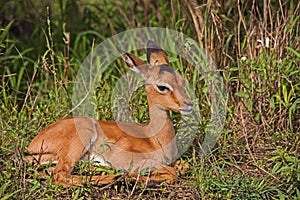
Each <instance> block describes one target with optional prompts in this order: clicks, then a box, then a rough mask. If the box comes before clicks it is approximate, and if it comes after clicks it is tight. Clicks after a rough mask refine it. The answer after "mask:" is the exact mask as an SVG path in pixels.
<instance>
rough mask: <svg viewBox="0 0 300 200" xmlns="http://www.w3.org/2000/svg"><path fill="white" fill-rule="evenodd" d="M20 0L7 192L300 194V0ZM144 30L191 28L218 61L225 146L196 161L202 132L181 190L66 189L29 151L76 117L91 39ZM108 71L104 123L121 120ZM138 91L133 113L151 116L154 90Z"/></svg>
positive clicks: (10, 51) (2, 37)
mask: <svg viewBox="0 0 300 200" xmlns="http://www.w3.org/2000/svg"><path fill="white" fill-rule="evenodd" d="M18 2H19V1H9V2H6V3H4V4H3V6H2V7H1V8H0V18H1V19H2V20H1V21H0V26H1V27H0V28H1V30H0V73H1V74H0V78H1V85H0V87H1V90H0V96H1V98H0V105H1V107H0V134H1V135H0V146H1V149H0V159H1V160H0V166H1V172H0V197H1V198H3V199H11V198H12V199H29V198H42V199H44V198H54V199H62V198H67V199H85V198H104V199H105V198H115V197H119V198H136V199H138V198H156V199H161V198H190V199H199V198H202V199H218V198H220V199H224V198H227V199H249V198H253V199H299V197H300V191H299V185H300V165H299V163H300V162H299V155H300V151H299V150H300V148H299V144H300V134H299V133H300V67H299V63H300V62H299V61H300V54H299V52H300V47H299V39H300V36H299V31H300V30H299V16H300V3H299V2H298V1H296V0H289V1H280V0H272V1H255V0H254V1H242V0H238V1H233V0H232V1H227V2H221V1H200V2H199V1H195V0H189V1H188V0H186V1H175V0H170V1H162V0H159V1H152V0H150V1H146V0H141V1H125V0H124V1H107V0H101V1H99V2H98V1H97V2H96V1H95V2H94V1H85V0H79V1H74V0H68V1H62V0H60V1H52V2H51V3H48V4H46V3H45V2H43V1H41V2H36V3H35V4H33V3H32V2H31V1H30V0H28V1H22V2H21V3H20V4H18ZM47 6H48V7H47ZM32 7H33V8H34V9H32ZM20 10H22V11H23V12H18V11H20ZM13 19H14V20H13ZM142 26H160V27H168V28H171V29H174V30H177V31H182V32H183V33H185V34H187V35H189V36H191V37H193V38H194V39H196V40H198V41H199V43H200V45H201V46H202V47H203V48H204V49H206V50H207V52H208V53H209V54H210V55H211V56H212V58H213V59H214V61H215V62H216V64H217V66H218V70H219V71H220V72H221V73H222V77H223V80H224V84H225V89H226V96H227V98H226V100H227V113H228V114H227V119H226V124H225V127H224V131H223V134H222V136H221V137H220V139H219V141H218V143H217V145H216V147H215V149H214V150H213V151H212V153H211V154H210V155H208V156H206V157H204V158H200V157H199V156H198V154H197V152H199V151H200V147H199V146H200V145H199V144H201V141H202V137H203V134H204V128H205V127H203V128H202V127H201V128H200V129H199V132H198V133H197V137H196V139H195V141H194V143H193V145H192V146H191V148H190V149H189V150H188V151H187V153H186V154H185V155H184V156H183V159H184V160H186V161H188V162H189V164H190V169H189V171H188V172H187V173H186V174H185V175H183V176H182V177H181V179H180V180H179V181H178V183H177V184H176V185H175V186H165V185H163V186H161V187H157V188H144V187H143V186H138V187H133V186H132V185H130V184H127V182H126V181H124V180H121V181H120V182H118V183H116V184H114V185H112V186H109V187H99V186H91V185H88V186H84V187H75V186H74V187H71V188H67V189H66V188H62V187H57V186H54V185H51V184H48V183H46V182H45V181H43V180H41V179H40V178H39V175H38V174H37V173H36V169H35V168H33V167H32V166H29V165H28V163H26V162H25V160H24V151H25V150H26V146H27V145H28V144H29V142H30V140H31V139H32V138H33V137H34V136H35V135H36V134H37V133H38V132H39V131H40V130H42V129H43V128H44V127H46V126H47V125H49V124H50V123H51V122H54V121H56V120H58V119H59V118H62V117H66V116H70V115H71V114H70V110H71V109H72V107H71V106H72V105H71V99H70V98H71V96H72V84H73V81H74V80H75V77H76V72H77V70H78V69H79V67H80V63H81V62H82V61H83V59H84V58H85V56H86V55H87V54H88V53H89V51H90V50H91V47H92V45H93V44H97V43H100V42H101V41H103V40H105V38H107V37H110V36H111V35H113V34H115V33H118V32H121V31H124V30H127V29H131V28H136V27H142ZM179 61H180V60H179ZM179 61H178V63H174V64H175V65H176V64H179ZM185 66H188V65H185ZM118 69H122V70H123V66H121V63H119V62H116V63H114V64H113V65H112V69H111V73H113V74H114V75H115V76H116V77H118V76H121V74H120V72H122V70H121V71H119V70H118ZM180 70H181V69H180ZM181 73H183V75H185V76H186V77H188V78H190V81H191V82H193V79H195V77H194V78H193V74H195V73H196V72H195V71H193V69H192V68H188V70H187V69H182V71H181ZM110 77H111V76H103V82H102V83H101V84H99V88H97V94H98V95H99V97H98V99H97V101H99V105H97V108H98V109H99V110H100V111H101V112H99V116H97V117H98V118H99V119H103V120H108V119H111V118H112V114H111V105H110V104H109V102H110V101H109V98H110V93H111V92H112V86H113V85H114V81H115V80H113V79H110ZM197 78H198V77H196V79H197ZM193 86H194V89H195V92H196V93H197V95H199V96H201V97H204V98H203V99H204V100H203V102H202V103H203V105H202V106H201V108H200V109H201V110H200V113H203V116H204V117H203V118H205V116H207V115H209V109H207V107H206V106H207V105H209V102H206V101H209V98H206V97H207V95H208V94H207V93H206V90H205V89H204V88H202V87H205V85H204V84H203V83H202V82H201V81H199V83H198V84H197V83H195V84H194V85H193ZM137 94H141V97H140V96H135V97H134V100H133V101H134V102H133V105H132V108H133V110H134V113H135V116H137V120H138V121H142V122H143V121H146V120H147V115H145V114H144V112H145V110H146V105H145V97H144V96H143V92H142V91H137ZM139 107H143V109H139ZM100 113H101V115H100ZM203 121H205V119H203ZM81 166H82V165H79V169H78V170H77V171H80V167H81Z"/></svg>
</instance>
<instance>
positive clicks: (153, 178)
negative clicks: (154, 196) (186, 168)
mask: <svg viewBox="0 0 300 200" xmlns="http://www.w3.org/2000/svg"><path fill="white" fill-rule="evenodd" d="M128 177H129V178H130V177H134V178H136V179H137V181H138V182H141V183H143V184H145V185H147V186H154V185H158V184H160V183H162V182H166V183H167V184H169V185H173V184H174V183H175V181H176V179H177V178H178V177H177V172H176V170H175V169H174V168H173V167H169V166H164V167H163V168H160V169H156V170H154V171H152V172H151V173H150V174H149V175H148V176H144V175H140V174H137V173H130V174H129V175H128Z"/></svg>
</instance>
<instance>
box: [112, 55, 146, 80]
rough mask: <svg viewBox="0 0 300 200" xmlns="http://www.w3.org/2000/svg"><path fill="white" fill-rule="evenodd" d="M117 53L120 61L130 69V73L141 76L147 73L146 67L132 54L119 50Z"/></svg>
mask: <svg viewBox="0 0 300 200" xmlns="http://www.w3.org/2000/svg"><path fill="white" fill-rule="evenodd" d="M118 51H119V53H120V55H121V57H122V59H123V60H124V61H125V62H126V64H127V65H128V67H130V69H131V70H132V71H135V72H137V73H139V74H142V75H144V74H145V73H146V72H147V71H148V70H147V68H148V66H147V65H146V63H145V62H144V61H143V60H141V59H139V58H138V57H136V56H135V55H133V54H129V53H126V52H124V51H122V50H120V49H118Z"/></svg>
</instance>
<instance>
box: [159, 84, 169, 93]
mask: <svg viewBox="0 0 300 200" xmlns="http://www.w3.org/2000/svg"><path fill="white" fill-rule="evenodd" d="M157 89H158V90H159V91H160V92H168V91H170V88H168V87H166V86H164V85H157Z"/></svg>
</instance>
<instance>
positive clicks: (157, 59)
mask: <svg viewBox="0 0 300 200" xmlns="http://www.w3.org/2000/svg"><path fill="white" fill-rule="evenodd" d="M147 60H148V62H149V64H150V65H151V66H154V65H169V60H168V57H167V54H166V53H165V52H164V51H163V50H162V49H161V48H160V46H158V45H157V44H156V43H155V42H153V41H151V40H149V41H148V42H147Z"/></svg>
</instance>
